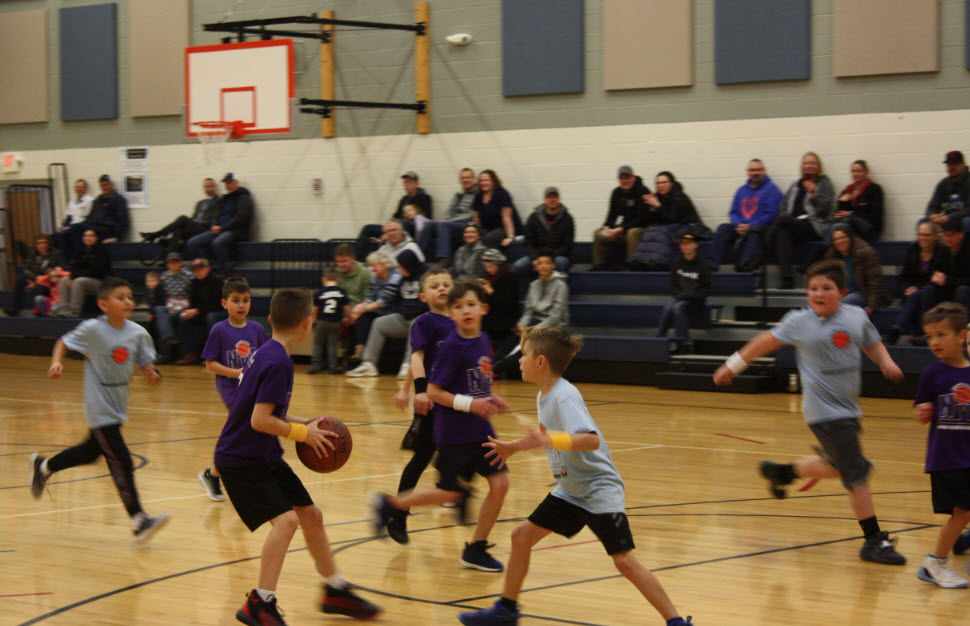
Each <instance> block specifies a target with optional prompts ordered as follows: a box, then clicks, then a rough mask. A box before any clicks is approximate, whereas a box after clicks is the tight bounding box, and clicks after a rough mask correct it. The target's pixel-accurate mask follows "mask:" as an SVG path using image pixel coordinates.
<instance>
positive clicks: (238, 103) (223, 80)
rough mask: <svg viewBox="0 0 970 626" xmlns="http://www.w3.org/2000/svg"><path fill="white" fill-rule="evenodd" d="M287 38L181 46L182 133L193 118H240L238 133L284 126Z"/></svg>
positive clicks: (289, 82)
mask: <svg viewBox="0 0 970 626" xmlns="http://www.w3.org/2000/svg"><path fill="white" fill-rule="evenodd" d="M293 94H294V85H293V40H292V39H271V40H267V41H245V42H242V43H228V44H219V45H211V46H191V47H189V48H186V49H185V133H186V135H187V136H189V137H195V136H197V135H198V134H199V133H200V132H205V129H204V128H203V127H201V126H199V125H198V124H197V123H198V122H236V121H238V122H242V132H243V134H247V135H248V134H256V133H285V132H289V130H290V123H291V122H290V99H291V98H292V97H293Z"/></svg>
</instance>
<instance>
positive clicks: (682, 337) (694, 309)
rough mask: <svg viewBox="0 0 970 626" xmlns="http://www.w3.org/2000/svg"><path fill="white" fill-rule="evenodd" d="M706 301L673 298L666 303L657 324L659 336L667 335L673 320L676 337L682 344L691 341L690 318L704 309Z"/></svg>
mask: <svg viewBox="0 0 970 626" xmlns="http://www.w3.org/2000/svg"><path fill="white" fill-rule="evenodd" d="M703 307H704V303H703V302H699V301H697V300H679V299H677V298H673V299H672V300H671V301H670V302H668V303H667V304H665V305H664V309H663V311H661V312H660V323H659V324H658V325H657V336H658V337H666V336H667V329H668V328H670V325H671V322H673V326H674V337H675V338H677V339H678V340H679V343H680V344H681V345H685V344H687V343H689V342H690V318H691V317H692V316H694V315H697V314H698V313H699V312H700V311H701V309H703Z"/></svg>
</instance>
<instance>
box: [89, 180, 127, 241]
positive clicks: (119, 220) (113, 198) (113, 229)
mask: <svg viewBox="0 0 970 626" xmlns="http://www.w3.org/2000/svg"><path fill="white" fill-rule="evenodd" d="M84 223H85V224H91V225H93V226H100V227H102V228H104V229H106V230H107V231H109V232H107V233H104V234H103V237H102V239H110V238H112V237H114V238H115V239H121V238H123V237H124V236H125V234H126V233H127V232H128V227H129V226H130V224H131V222H130V219H129V217H128V201H127V200H125V197H124V196H122V195H121V194H119V193H118V192H117V191H112V192H111V193H106V194H105V193H103V194H101V195H100V196H98V197H97V198H95V199H94V202H92V203H91V212H90V213H88V217H87V219H85V220H84Z"/></svg>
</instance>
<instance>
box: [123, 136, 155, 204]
mask: <svg viewBox="0 0 970 626" xmlns="http://www.w3.org/2000/svg"><path fill="white" fill-rule="evenodd" d="M118 193H120V194H121V195H123V196H124V197H125V200H127V201H128V207H129V208H132V209H147V208H148V148H122V149H121V181H120V189H118Z"/></svg>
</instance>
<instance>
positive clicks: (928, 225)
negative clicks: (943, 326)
mask: <svg viewBox="0 0 970 626" xmlns="http://www.w3.org/2000/svg"><path fill="white" fill-rule="evenodd" d="M946 265H947V250H946V247H945V246H943V245H942V244H941V243H940V227H939V226H938V225H936V224H934V223H933V222H923V223H921V224H920V225H919V226H917V228H916V241H915V242H914V243H913V244H912V245H910V246H909V248H907V249H906V256H905V257H904V258H903V266H902V269H901V270H900V271H899V278H898V279H897V281H896V284H897V287H898V289H899V290H900V292H901V294H900V295H901V296H902V298H903V306H902V310H901V311H900V312H899V315H898V316H897V317H896V322H895V323H894V324H893V325H892V327H891V328H890V329H889V332H887V333H886V337H885V343H886V344H887V345H892V344H894V343H896V342H897V341H899V337H900V335H903V334H910V335H913V336H916V337H918V336H921V335H922V334H923V326H922V323H921V321H920V317H921V316H922V314H923V307H922V294H923V290H924V289H925V288H926V287H927V286H929V285H930V278H932V277H933V273H934V272H937V271H945V268H946Z"/></svg>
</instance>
